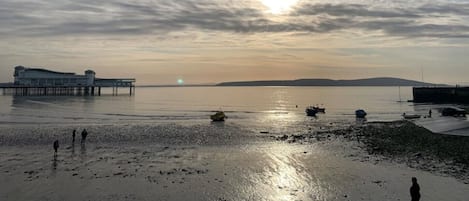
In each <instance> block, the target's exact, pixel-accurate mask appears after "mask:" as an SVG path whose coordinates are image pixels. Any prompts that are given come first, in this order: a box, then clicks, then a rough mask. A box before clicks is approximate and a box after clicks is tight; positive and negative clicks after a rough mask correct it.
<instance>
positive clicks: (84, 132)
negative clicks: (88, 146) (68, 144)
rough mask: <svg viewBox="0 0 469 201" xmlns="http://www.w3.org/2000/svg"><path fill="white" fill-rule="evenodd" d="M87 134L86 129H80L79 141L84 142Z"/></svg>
mask: <svg viewBox="0 0 469 201" xmlns="http://www.w3.org/2000/svg"><path fill="white" fill-rule="evenodd" d="M87 135H88V132H87V131H86V129H83V131H81V143H85V141H86V136H87Z"/></svg>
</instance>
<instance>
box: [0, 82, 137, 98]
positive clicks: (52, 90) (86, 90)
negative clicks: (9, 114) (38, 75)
mask: <svg viewBox="0 0 469 201" xmlns="http://www.w3.org/2000/svg"><path fill="white" fill-rule="evenodd" d="M134 82H135V79H129V78H125V79H96V80H95V83H94V84H93V85H44V86H38V85H17V84H14V83H5V84H0V89H1V91H2V94H3V95H15V96H101V94H102V88H112V95H119V88H124V89H129V91H128V94H129V95H131V96H132V95H134V94H135V85H134Z"/></svg>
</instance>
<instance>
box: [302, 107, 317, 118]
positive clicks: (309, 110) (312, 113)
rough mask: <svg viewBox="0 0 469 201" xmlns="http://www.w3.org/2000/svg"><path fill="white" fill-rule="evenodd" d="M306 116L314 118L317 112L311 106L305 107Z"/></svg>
mask: <svg viewBox="0 0 469 201" xmlns="http://www.w3.org/2000/svg"><path fill="white" fill-rule="evenodd" d="M305 112H306V115H307V116H316V113H318V110H316V109H315V108H314V107H313V106H309V107H306V110H305Z"/></svg>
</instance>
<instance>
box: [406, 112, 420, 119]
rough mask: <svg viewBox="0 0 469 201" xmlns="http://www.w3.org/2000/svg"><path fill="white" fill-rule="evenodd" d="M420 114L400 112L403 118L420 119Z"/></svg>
mask: <svg viewBox="0 0 469 201" xmlns="http://www.w3.org/2000/svg"><path fill="white" fill-rule="evenodd" d="M421 116H422V115H419V114H406V113H404V114H402V117H404V119H420V117H421Z"/></svg>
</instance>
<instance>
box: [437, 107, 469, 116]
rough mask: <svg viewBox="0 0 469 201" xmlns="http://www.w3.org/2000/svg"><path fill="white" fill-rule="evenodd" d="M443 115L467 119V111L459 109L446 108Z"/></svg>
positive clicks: (442, 112) (442, 111)
mask: <svg viewBox="0 0 469 201" xmlns="http://www.w3.org/2000/svg"><path fill="white" fill-rule="evenodd" d="M441 115H443V116H452V117H465V116H466V110H464V109H461V108H458V107H446V108H443V109H442V110H441Z"/></svg>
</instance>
